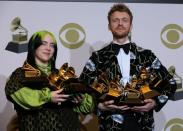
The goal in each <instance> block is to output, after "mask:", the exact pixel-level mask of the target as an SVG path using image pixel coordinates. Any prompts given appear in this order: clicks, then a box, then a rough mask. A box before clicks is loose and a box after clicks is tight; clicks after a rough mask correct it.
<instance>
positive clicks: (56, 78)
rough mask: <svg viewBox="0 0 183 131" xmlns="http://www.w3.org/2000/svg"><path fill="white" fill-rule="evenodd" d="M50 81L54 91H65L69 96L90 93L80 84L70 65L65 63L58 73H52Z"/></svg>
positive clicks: (49, 77)
mask: <svg viewBox="0 0 183 131" xmlns="http://www.w3.org/2000/svg"><path fill="white" fill-rule="evenodd" d="M48 80H49V84H50V85H51V88H52V89H53V90H59V89H63V92H64V93H67V94H73V93H86V92H90V89H88V88H86V86H85V85H83V84H82V83H81V82H79V80H78V78H77V76H76V75H75V70H74V68H73V67H71V66H68V63H64V64H63V65H62V66H61V68H60V69H59V71H58V72H52V73H51V74H50V75H49V76H48Z"/></svg>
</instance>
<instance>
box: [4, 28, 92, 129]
mask: <svg viewBox="0 0 183 131" xmlns="http://www.w3.org/2000/svg"><path fill="white" fill-rule="evenodd" d="M56 56H57V42H56V39H55V37H54V35H53V34H52V33H50V32H48V31H38V32H36V33H34V34H33V35H32V37H31V38H30V40H29V43H28V54H27V59H26V61H25V62H24V64H23V66H22V67H19V68H17V69H16V70H15V71H14V72H13V73H12V75H11V76H10V78H9V80H8V81H7V83H6V86H5V93H6V96H7V99H8V100H10V101H11V102H12V103H13V104H14V108H15V110H16V112H17V115H18V123H19V130H20V131H72V130H73V131H79V130H80V123H79V119H78V113H85V114H86V113H90V112H91V111H92V109H93V107H94V104H93V100H92V97H91V96H90V95H88V94H83V95H82V96H80V95H76V96H75V97H74V98H73V96H72V97H70V95H69V94H64V93H63V92H62V91H63V90H62V89H59V90H52V89H51V88H50V85H49V81H48V79H47V78H48V76H49V75H50V74H51V72H54V71H58V70H57V69H56V67H55V60H56ZM58 103H62V104H61V105H60V104H58Z"/></svg>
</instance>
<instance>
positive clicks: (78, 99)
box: [70, 94, 84, 104]
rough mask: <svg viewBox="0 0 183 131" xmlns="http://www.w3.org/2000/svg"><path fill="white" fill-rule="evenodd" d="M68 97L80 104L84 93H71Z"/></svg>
mask: <svg viewBox="0 0 183 131" xmlns="http://www.w3.org/2000/svg"><path fill="white" fill-rule="evenodd" d="M70 99H71V101H72V102H73V103H75V104H80V103H81V102H82V101H83V99H84V95H83V94H73V95H72V96H71V98H70Z"/></svg>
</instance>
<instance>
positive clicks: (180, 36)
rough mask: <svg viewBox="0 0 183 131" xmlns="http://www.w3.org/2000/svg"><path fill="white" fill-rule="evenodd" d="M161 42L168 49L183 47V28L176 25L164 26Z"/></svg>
mask: <svg viewBox="0 0 183 131" xmlns="http://www.w3.org/2000/svg"><path fill="white" fill-rule="evenodd" d="M161 41H162V43H163V44H164V45H165V46H166V47H168V48H170V49H177V48H179V47H181V46H182V45H183V28H182V27H181V26H179V25H176V24H169V25H166V26H165V27H164V28H163V29H162V31H161Z"/></svg>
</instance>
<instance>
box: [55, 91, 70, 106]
mask: <svg viewBox="0 0 183 131" xmlns="http://www.w3.org/2000/svg"><path fill="white" fill-rule="evenodd" d="M62 91H63V89H60V90H57V91H52V92H51V101H52V102H53V103H60V104H61V102H64V101H67V100H68V98H69V96H70V95H67V94H62Z"/></svg>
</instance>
